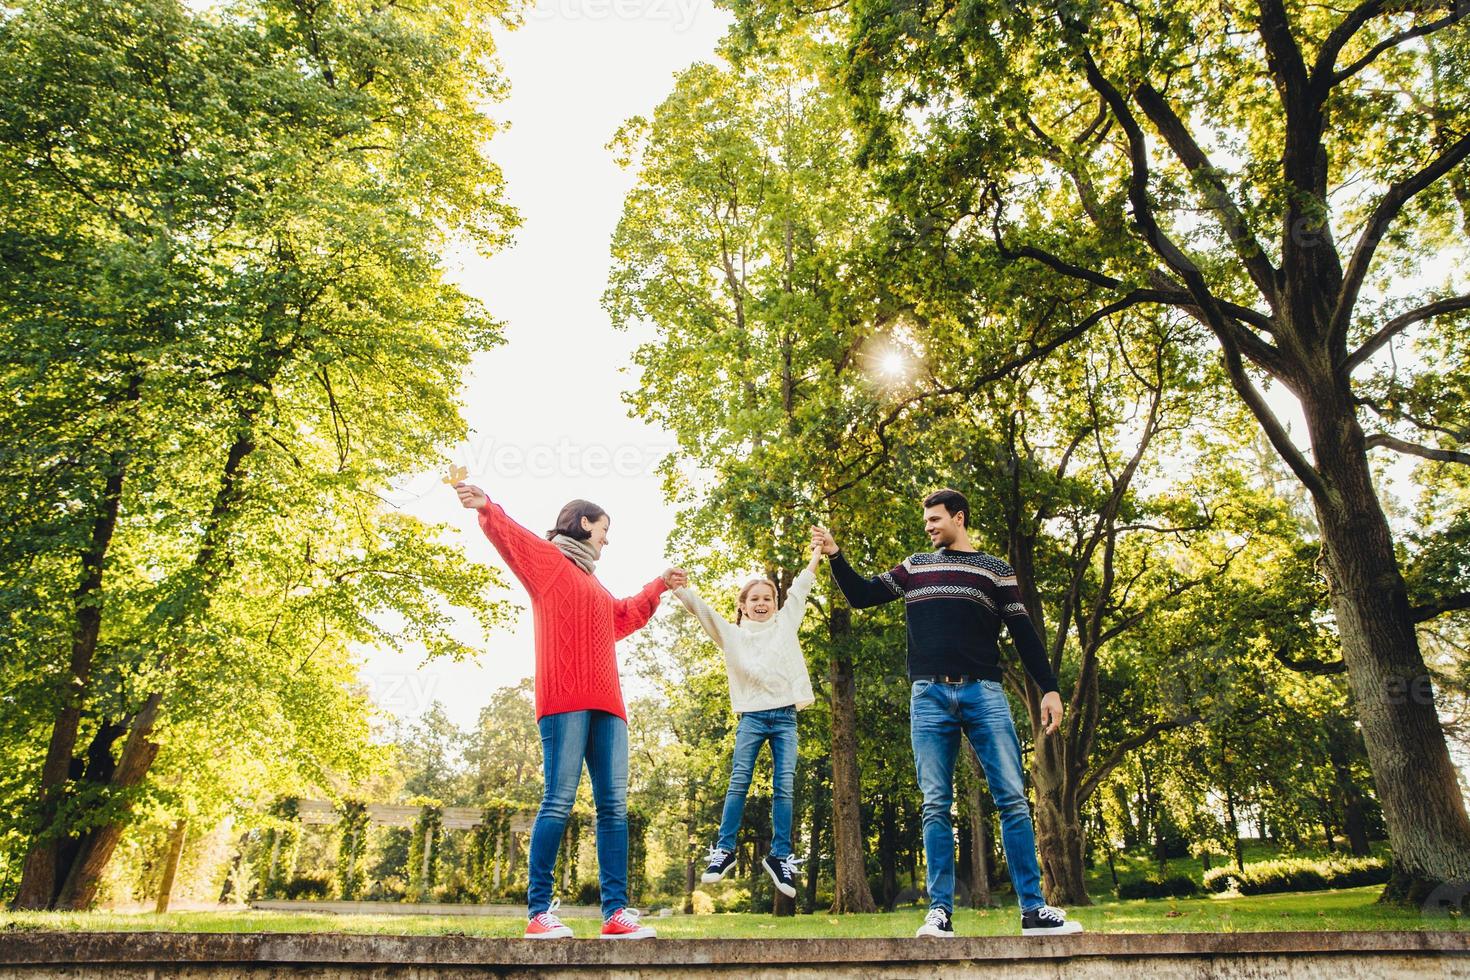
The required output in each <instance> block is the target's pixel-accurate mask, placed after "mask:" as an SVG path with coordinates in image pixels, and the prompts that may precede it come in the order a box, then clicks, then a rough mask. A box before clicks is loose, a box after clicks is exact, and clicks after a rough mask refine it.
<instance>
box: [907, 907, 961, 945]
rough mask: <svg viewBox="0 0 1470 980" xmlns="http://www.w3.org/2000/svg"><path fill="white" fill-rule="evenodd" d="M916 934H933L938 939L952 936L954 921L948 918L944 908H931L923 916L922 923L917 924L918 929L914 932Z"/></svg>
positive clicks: (916, 935)
mask: <svg viewBox="0 0 1470 980" xmlns="http://www.w3.org/2000/svg"><path fill="white" fill-rule="evenodd" d="M914 936H915V937H918V936H934V937H936V938H938V939H953V938H954V923H952V922H951V921H950V919H949V912H948V910H946V909H941V908H937V907H936V908H932V909H930V910H929V914H928V915H926V916H924V924H923V925H921V926H919V931H918V932H916V933H914Z"/></svg>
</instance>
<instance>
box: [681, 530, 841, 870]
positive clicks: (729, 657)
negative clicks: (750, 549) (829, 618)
mask: <svg viewBox="0 0 1470 980" xmlns="http://www.w3.org/2000/svg"><path fill="white" fill-rule="evenodd" d="M821 559H822V552H821V550H820V549H819V548H813V549H812V560H811V562H810V563H809V564H808V565H807V567H806V568H805V569H803V570H802V572H801V574H799V575H797V576H796V578H795V580H794V581H792V583H791V588H790V589H788V590H787V593H786V604H785V605H784V606H781V607H779V608H778V607H777V605H776V586H775V584H774V583H773V582H771V581H770V580H769V579H764V578H758V579H752V580H751V581H749V582H747V583H746V585H745V588H743V589H741V590H740V599H739V602H738V605H737V612H736V615H735V622H733V623H731V622H729V621H728V620H726V619H725V618H724V617H723V616H721V615H720V614H719V613H717V612H715V611H714V610H713V609H711V608H710V607H709V606H708V605H707V604H706V603H705V602H704V600H703V599H701V598H700V597H699V596H698V595H696V594H695V593H694V592H693V591H691V590H690V589H688V588H682V589H675V590H674V595H676V596H678V597H679V601H680V602H682V603H684V605H685V607H687V608H688V610H689V611H690V612H691V613H693V614H694V616H695V618H696V619H698V620H699V625H701V626H703V627H704V631H705V632H706V633H708V634H709V636H710V639H712V640H714V641H715V645H716V646H718V647H719V648H720V649H721V650H722V651H724V654H725V669H726V672H727V673H728V674H729V677H730V705H731V707H733V708H734V709H735V712H736V714H737V715H739V718H740V721H739V724H738V725H737V726H736V729H735V755H734V760H733V761H734V766H733V768H732V771H731V773H730V789H729V790H728V791H727V792H726V794H725V811H724V814H723V816H722V817H721V819H720V838H719V840H718V841H716V842H715V846H714V847H712V848H710V852H709V866H708V867H707V868H705V871H704V877H703V878H702V880H703V881H704V882H705V883H706V884H709V883H712V882H716V881H719V880H720V879H722V878H724V877H725V875H726V873H727V872H729V870H730V868H731V867H732V866H733V865H734V864H735V835H736V833H737V832H738V831H739V830H740V820H741V818H742V817H743V816H744V813H745V795H746V793H747V792H748V791H749V790H750V777H751V773H752V772H753V771H754V769H755V760H756V756H758V755H759V754H760V750H761V746H762V745H763V744H765V743H766V742H767V741H769V742H770V743H771V763H772V767H773V768H774V770H775V777H774V779H773V786H772V799H771V831H772V832H771V852H770V853H769V854H767V855H766V856H765V857H764V858H763V859H762V860H761V866H762V867H764V868H765V869H766V874H768V875H770V876H771V881H773V882H775V885H776V888H777V890H778V891H780V892H781V894H783V895H785V896H787V897H788V898H795V897H796V885H795V878H796V871H797V868H796V866H797V864H799V863H800V861H799V860H798V859H797V858H795V857H793V856H792V854H791V810H792V795H793V791H794V788H795V783H796V712H797V711H799V710H801V709H802V708H805V707H807V706H808V705H810V704H811V703H812V701H813V697H812V682H811V678H810V677H809V676H808V675H807V669H806V658H805V657H803V656H802V654H801V645H800V643H799V642H798V641H797V631H798V630H799V629H800V628H801V620H802V617H803V616H804V615H805V614H806V597H807V595H808V593H810V592H811V590H812V585H813V584H815V582H816V572H817V564H818V563H819V562H820V561H821Z"/></svg>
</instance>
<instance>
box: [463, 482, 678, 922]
mask: <svg viewBox="0 0 1470 980" xmlns="http://www.w3.org/2000/svg"><path fill="white" fill-rule="evenodd" d="M454 489H455V491H456V492H458V494H459V500H460V503H461V504H463V505H464V506H465V507H467V508H470V509H473V510H475V511H477V512H478V513H479V516H480V527H481V529H483V530H484V532H485V536H486V537H487V538H489V539H490V543H491V544H493V545H494V546H495V550H496V551H498V552H500V557H501V558H503V559H504V560H505V564H506V565H507V566H508V567H509V568H510V570H511V573H512V574H514V575H515V577H516V578H517V579H519V580H520V582H521V584H522V585H524V586H525V587H526V591H527V592H528V593H530V595H531V612H532V615H533V617H534V620H535V624H536V723H537V725H538V726H539V727H540V729H541V752H542V765H543V769H544V771H545V776H546V781H545V788H544V790H543V791H542V797H541V808H540V810H539V811H538V812H537V813H536V822H535V823H534V824H533V825H532V827H531V854H530V859H529V866H530V868H529V874H530V887H529V890H528V895H527V904H528V905H529V907H530V921H529V922H528V923H527V924H526V938H527V939H562V938H569V937H570V936H571V935H572V930H571V929H569V928H567V926H565V925H563V924H562V922H561V920H559V919H558V918H557V917H556V906H557V904H558V903H555V902H553V901H552V896H551V892H552V885H553V874H554V872H555V870H556V855H557V852H558V851H559V850H560V849H561V840H562V834H563V832H564V831H565V830H566V825H567V819H568V817H570V816H571V812H572V802H573V800H574V799H575V798H576V795H577V784H578V783H579V782H581V780H582V763H583V761H584V760H585V762H586V764H587V772H588V774H589V775H590V776H591V778H592V798H593V801H594V802H595V803H596V805H597V872H598V877H599V879H600V885H601V890H602V918H603V923H602V938H604V939H646V938H651V937H652V936H653V935H654V932H653V930H652V929H650V928H649V927H648V926H645V925H642V924H640V923H639V921H638V913H637V912H636V911H635V910H633V909H629V908H628V907H627V905H628V720H627V719H628V715H627V711H626V710H625V709H624V707H623V692H622V687H621V685H620V684H619V683H618V661H617V655H616V652H615V651H614V647H613V645H614V644H615V643H616V642H617V641H618V640H621V639H622V638H623V637H625V636H628V635H629V634H631V633H633V632H635V631H637V630H638V629H640V628H642V626H643V624H645V623H647V622H648V620H649V618H650V617H652V616H653V611H654V610H655V609H657V608H658V600H659V596H660V595H661V594H662V593H663V592H664V590H665V589H671V588H681V587H683V586H684V585H685V584H686V581H687V579H686V576H685V574H684V571H683V569H678V568H670V569H668V570H667V571H665V572H664V573H663V575H662V576H660V577H659V578H656V579H654V580H653V581H652V582H649V583H648V584H647V585H645V586H644V587H643V588H642V589H641V590H640V591H639V592H638V594H637V595H634V596H632V597H630V598H627V599H614V598H613V597H612V595H611V594H610V593H609V592H608V591H607V589H605V588H603V586H602V583H601V582H599V581H597V579H596V578H595V577H594V576H593V574H592V573H593V570H594V569H595V568H596V563H597V560H598V559H599V558H601V557H602V549H603V548H605V547H606V546H607V529H608V525H609V523H610V522H609V519H608V516H607V513H606V512H605V511H604V510H603V509H602V508H600V507H598V506H597V505H596V504H592V503H588V502H587V501H585V500H573V501H572V502H571V503H569V504H567V505H566V506H565V507H563V508H562V509H561V514H560V515H559V516H558V517H557V519H556V527H555V528H553V529H552V530H551V531H550V532H549V533H548V534H547V535H546V537H544V538H543V537H541V536H540V535H537V534H535V533H533V532H531V531H529V530H527V529H526V528H524V527H522V526H521V525H519V524H517V523H516V522H515V521H513V520H511V519H510V518H509V517H508V516H506V513H505V511H504V510H502V509H501V507H500V505H499V504H495V503H492V502H491V501H490V500H489V498H487V497H486V496H485V492H484V491H483V490H481V489H480V488H479V487H474V486H469V485H466V484H464V483H456V484H455V485H454Z"/></svg>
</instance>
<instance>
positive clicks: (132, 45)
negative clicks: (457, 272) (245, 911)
mask: <svg viewBox="0 0 1470 980" xmlns="http://www.w3.org/2000/svg"><path fill="white" fill-rule="evenodd" d="M503 15H504V8H503V7H502V6H501V5H500V4H499V3H498V2H497V0H431V2H429V3H427V4H420V5H417V6H415V7H413V8H412V9H409V8H406V7H388V8H373V7H369V6H363V5H361V4H356V3H353V2H340V3H339V2H329V3H323V4H315V5H312V6H311V7H310V9H309V10H308V9H306V8H299V7H296V6H293V5H291V4H287V3H278V2H275V0H243V2H238V3H231V4H228V5H226V6H224V7H220V8H198V7H196V6H191V5H186V4H183V3H180V2H176V0H128V2H123V3H116V4H108V5H106V6H105V7H102V8H99V7H97V5H95V4H92V3H86V2H79V0H54V2H53V0H35V2H25V3H21V4H15V5H11V6H9V7H7V8H6V9H5V11H4V12H3V14H0V78H3V80H0V187H3V188H4V189H3V191H0V215H3V221H0V224H3V226H4V228H5V229H6V230H5V232H4V236H3V248H0V261H3V262H4V265H5V272H6V274H5V275H4V276H3V277H0V279H3V281H4V286H3V287H0V348H3V350H4V352H5V353H4V356H3V360H0V386H3V388H4V391H5V397H4V398H3V399H0V405H3V408H0V444H3V446H4V449H3V451H0V487H3V489H4V492H3V493H0V498H3V500H4V503H3V504H0V527H3V530H0V563H3V567H4V568H5V569H6V575H5V576H4V580H3V582H0V608H3V609H4V610H5V614H6V616H7V620H8V622H10V623H11V624H12V628H11V629H9V630H7V633H6V641H5V643H6V655H5V657H4V658H3V667H0V671H3V684H4V687H5V689H6V690H7V691H11V692H14V695H13V696H11V697H7V698H6V699H4V702H3V704H0V732H3V735H0V758H3V759H4V760H5V765H4V766H3V767H0V772H3V776H0V800H3V801H4V804H5V805H4V806H3V812H4V813H5V814H6V815H7V816H6V818H5V826H6V828H7V831H6V834H5V835H4V836H3V837H0V839H3V840H5V841H8V842H10V844H9V845H8V846H18V847H21V848H24V847H25V846H28V845H27V844H26V842H27V841H31V840H36V839H39V838H36V837H34V835H36V834H44V835H46V838H47V839H56V838H62V839H65V838H68V837H76V836H78V835H86V834H87V833H89V832H92V831H97V832H99V833H100V832H101V830H103V829H105V828H108V827H110V826H116V822H117V821H122V822H127V821H130V820H135V819H140V818H141V817H144V816H147V815H149V814H151V813H153V812H156V811H158V810H163V811H168V812H171V813H174V814H188V815H190V816H196V815H202V816H203V817H204V818H205V819H206V820H208V819H209V818H210V817H216V816H219V815H221V814H223V813H224V812H228V811H232V810H248V809H249V808H250V807H251V806H252V805H253V804H254V805H258V804H263V803H264V802H265V800H268V799H269V798H270V797H271V796H273V795H276V794H279V793H287V794H289V793H294V792H299V791H301V790H303V789H305V788H306V787H309V786H312V785H316V786H321V785H323V784H324V783H326V782H328V781H329V777H333V778H335V777H337V776H340V775H342V774H346V775H347V776H348V777H349V778H350V777H351V776H353V775H356V774H360V773H362V772H364V771H365V770H366V769H368V768H369V767H370V766H372V765H373V764H374V762H375V756H376V753H375V751H374V750H373V749H372V747H371V745H370V743H369V738H368V730H367V717H368V704H367V701H366V697H365V695H364V693H363V692H362V691H361V690H360V688H359V687H358V686H357V684H356V661H355V657H354V656H353V654H352V649H353V647H355V646H360V645H364V644H374V645H380V646H386V647H391V648H398V649H404V648H409V647H412V648H414V649H416V650H422V651H424V652H426V653H427V654H428V655H430V656H453V657H462V656H467V655H469V654H470V653H471V651H470V650H469V649H468V648H466V647H465V646H464V645H463V644H462V643H461V642H460V641H459V640H457V639H456V638H455V637H454V635H453V633H452V632H451V629H450V626H451V623H452V619H453V616H454V612H453V607H458V608H459V609H460V610H462V611H464V612H465V613H467V614H468V615H469V616H471V617H472V618H473V619H474V620H476V621H477V622H478V623H479V624H480V625H481V626H483V627H484V628H487V629H488V628H491V627H493V626H495V625H496V624H498V623H499V622H501V621H502V619H503V617H504V615H505V613H506V611H507V607H506V606H505V604H503V603H501V602H498V601H495V600H493V599H491V598H489V597H488V596H489V594H490V591H491V587H492V586H493V585H496V584H498V580H497V579H496V577H495V576H494V575H493V574H491V573H490V572H488V571H487V570H485V569H484V568H483V566H479V565H476V564H474V563H467V562H464V561H463V560H462V556H460V555H459V554H458V553H457V551H456V550H455V549H452V548H450V547H447V546H446V545H444V544H443V543H442V542H441V541H440V540H439V534H440V531H439V529H437V528H432V527H428V526H425V525H423V524H422V523H420V522H418V521H416V520H414V519H411V518H408V517H405V516H403V515H402V514H399V513H395V512H394V510H393V509H392V508H391V507H389V506H387V505H386V504H385V503H384V499H385V497H386V495H387V493H388V492H389V490H390V488H391V485H392V483H393V481H395V480H396V479H397V478H399V477H400V476H401V474H403V473H405V472H408V471H412V470H416V469H421V468H423V467H425V466H428V465H432V464H433V463H434V462H435V461H436V460H437V458H438V456H439V454H440V452H441V451H442V449H443V447H445V446H446V445H449V444H451V443H452V442H454V441H455V440H457V439H458V438H460V437H461V436H462V434H463V432H464V423H463V421H462V419H461V418H460V417H459V414H458V401H457V395H456V391H457V389H458V387H459V383H460V377H461V373H462V371H463V370H464V368H465V366H466V365H467V364H468V361H469V358H470V357H471V355H472V354H474V353H475V352H476V351H480V350H484V349H486V348H488V347H490V346H493V345H495V344H497V343H498V342H499V330H498V327H497V325H496V324H495V323H494V321H493V320H492V319H491V318H490V317H489V316H488V315H487V314H486V313H485V311H484V310H482V309H481V308H480V307H479V306H478V304H477V303H476V302H475V301H474V300H472V299H471V298H470V297H469V296H467V295H466V294H464V293H463V292H462V291H461V290H459V289H458V288H457V287H456V286H454V285H453V284H451V283H450V282H448V281H447V279H446V278H445V276H444V272H443V269H442V264H441V257H442V255H443V254H444V253H445V250H446V249H447V248H448V247H450V246H451V245H460V244H465V245H470V246H473V247H476V248H479V249H482V250H485V251H492V250H494V249H496V248H498V247H500V246H501V245H503V244H504V242H505V241H506V240H507V235H508V232H509V229H510V228H511V227H512V226H513V225H514V223H515V221H516V217H515V215H514V213H513V211H512V210H511V209H510V208H509V207H508V206H507V205H506V204H505V203H504V201H503V199H502V182H501V179H500V174H499V171H498V169H497V168H496V167H495V165H494V164H493V163H492V162H491V161H490V160H488V159H487V158H486V157H485V155H484V146H485V144H486V141H487V140H488V138H489V137H490V135H491V134H492V132H493V128H494V127H493V124H492V123H491V122H490V120H489V118H488V117H487V116H486V115H484V114H483V113H482V112H481V104H482V103H483V102H484V101H485V100H487V99H493V98H495V97H497V96H498V95H499V94H500V93H501V91H502V89H503V83H502V81H501V80H500V78H499V76H498V74H497V67H496V64H495V60H494V56H493V55H494V48H493V40H492V34H491V32H490V31H489V30H488V28H489V27H490V26H491V25H492V24H494V23H496V22H498V21H499V20H500V19H501V18H502V17H503ZM68 707H70V708H73V709H76V710H78V711H79V717H80V718H81V721H80V723H79V725H77V723H73V722H70V721H67V720H66V719H67V717H68V716H67V714H66V710H67V709H68ZM74 725H76V728H75V731H74V733H69V732H68V730H69V729H71V728H73V726H74ZM130 730H132V731H133V732H134V734H136V736H137V739H136V740H135V741H134V744H135V746H156V747H157V754H156V757H153V756H152V755H151V752H152V749H151V748H150V749H149V750H148V751H149V758H148V759H147V760H146V761H145V760H143V759H142V757H141V756H138V755H136V753H137V752H138V751H139V750H138V749H136V748H135V758H136V759H138V762H139V764H138V765H133V764H132V763H131V762H130V763H129V764H128V765H126V766H121V767H119V773H118V775H117V776H116V777H114V778H109V775H108V771H107V770H108V768H109V767H107V766H95V765H94V766H91V767H87V768H86V770H85V772H84V773H83V778H82V779H81V780H79V781H78V782H75V783H72V784H68V785H67V786H65V787H62V786H61V785H60V784H59V783H57V782H55V781H52V782H51V783H50V784H49V785H47V786H45V787H43V786H42V785H41V783H42V779H41V766H42V761H43V758H44V755H45V751H46V746H47V744H48V740H50V739H51V737H52V736H53V733H60V735H59V737H61V738H62V742H61V743H60V744H61V745H62V747H63V749H64V750H67V751H70V752H71V754H72V755H73V756H74V757H75V758H76V760H77V764H78V765H82V764H83V763H84V762H85V760H86V759H88V758H91V759H94V760H99V759H107V758H112V759H113V760H114V761H117V759H118V756H119V754H120V753H121V752H122V751H123V749H122V746H123V745H124V744H125V742H124V735H126V734H127V733H129V731H130ZM82 839H83V843H84V846H85V847H91V846H94V844H95V845H96V846H100V847H104V848H106V847H109V846H111V845H106V844H102V843H100V842H99V841H94V840H92V839H91V838H86V837H85V836H83V838H82ZM277 884H278V883H277Z"/></svg>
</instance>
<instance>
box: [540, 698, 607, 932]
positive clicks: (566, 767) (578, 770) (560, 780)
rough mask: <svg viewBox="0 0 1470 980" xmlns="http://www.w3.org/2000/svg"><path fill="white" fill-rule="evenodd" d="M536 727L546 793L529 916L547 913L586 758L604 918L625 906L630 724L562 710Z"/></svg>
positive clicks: (603, 713) (602, 714)
mask: <svg viewBox="0 0 1470 980" xmlns="http://www.w3.org/2000/svg"><path fill="white" fill-rule="evenodd" d="M538 724H539V727H540V729H541V765H542V770H543V772H544V774H545V777H546V788H545V790H544V791H543V795H542V797H541V809H540V810H539V811H538V812H537V813H536V822H535V823H534V824H532V825H531V857H530V861H529V865H530V869H529V871H528V874H529V876H530V888H529V889H528V895H527V897H526V904H527V905H528V906H530V914H531V915H532V916H535V915H538V914H540V913H542V912H545V911H546V910H547V909H549V908H551V894H552V891H553V887H554V885H555V878H554V876H555V874H556V855H557V852H558V851H560V850H561V838H562V834H563V833H564V832H565V831H566V828H567V819H568V818H569V817H570V816H571V815H572V802H573V801H574V800H575V799H576V798H577V784H578V783H580V782H581V781H582V761H583V760H584V759H585V760H586V762H587V773H588V775H590V776H591V777H592V800H593V802H594V803H595V804H596V805H597V875H598V878H599V883H600V884H601V886H602V917H603V918H604V919H606V918H607V917H608V916H609V915H612V914H613V913H614V912H616V911H617V910H618V909H620V908H622V907H623V906H625V905H627V904H628V723H627V722H625V721H623V719H621V718H619V717H618V716H617V715H610V714H608V713H607V712H606V711H566V712H562V713H561V714H555V715H547V716H546V717H544V718H542V719H541V721H540V722H539V723H538Z"/></svg>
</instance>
